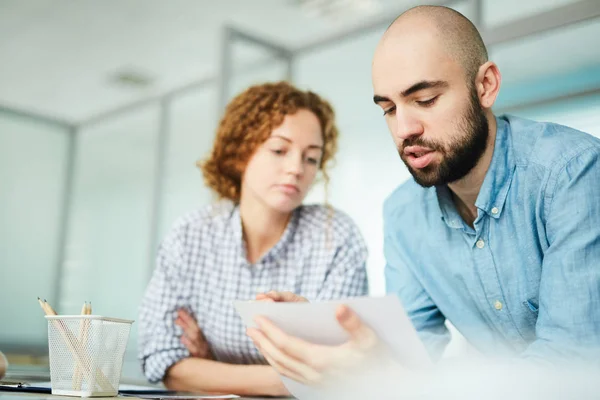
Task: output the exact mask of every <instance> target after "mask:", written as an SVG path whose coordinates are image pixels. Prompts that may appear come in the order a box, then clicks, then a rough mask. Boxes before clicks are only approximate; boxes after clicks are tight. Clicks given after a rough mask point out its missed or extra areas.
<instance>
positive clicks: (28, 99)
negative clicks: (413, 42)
mask: <svg viewBox="0 0 600 400" xmlns="http://www.w3.org/2000/svg"><path fill="white" fill-rule="evenodd" d="M383 3H385V2H383ZM394 3H395V8H396V9H398V8H399V7H400V6H402V4H403V3H405V4H408V3H410V1H407V0H403V1H395V2H394ZM364 17H365V14H364V12H362V13H361V14H360V15H352V14H351V13H345V14H343V15H342V16H341V17H340V18H337V19H335V20H330V19H320V18H318V17H311V16H309V15H306V14H305V13H303V12H302V10H301V9H300V8H299V7H298V6H296V5H295V4H294V2H293V1H290V0H287V1H286V0H252V1H248V0H218V1H216V0H169V1H166V0H165V1H161V0H0V60H2V61H1V62H0V104H2V105H5V106H12V107H17V108H20V109H24V110H30V111H34V112H37V113H41V114H44V115H50V116H54V117H58V118H63V119H67V120H73V121H79V120H82V119H86V118H89V117H90V116H93V115H96V114H98V113H101V112H104V111H106V110H110V109H114V108H116V107H119V106H121V105H125V104H129V103H131V102H132V101H135V100H136V99H141V98H145V97H149V96H151V95H156V94H160V93H164V92H165V91H168V90H171V89H174V88H177V87H181V86H183V85H186V84H188V83H190V82H193V81H198V80H202V79H204V78H206V77H211V76H214V75H215V74H216V73H217V72H218V70H217V67H218V62H219V44H220V33H221V27H222V26H223V24H224V23H227V22H228V23H231V24H234V25H235V26H236V27H240V28H242V29H244V30H246V31H249V32H252V33H253V34H254V35H258V36H260V37H264V38H265V39H267V40H271V41H274V42H276V43H281V44H284V45H287V46H294V47H295V46H297V45H300V44H302V43H305V42H309V41H313V40H317V39H318V38H319V37H322V36H324V35H328V34H332V33H335V32H336V31H339V30H340V29H343V28H345V27H348V26H351V25H352V24H355V23H357V22H360V20H362V19H363V18H364ZM122 69H133V70H135V71H139V72H141V73H143V74H145V75H148V76H149V77H151V78H153V79H154V81H153V84H152V85H151V86H150V87H147V88H142V89H140V88H132V87H122V86H119V85H117V84H115V83H114V82H111V81H110V78H109V77H110V76H111V75H112V74H115V73H116V72H117V71H119V70H122Z"/></svg>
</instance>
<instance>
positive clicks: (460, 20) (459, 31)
mask: <svg viewBox="0 0 600 400" xmlns="http://www.w3.org/2000/svg"><path fill="white" fill-rule="evenodd" d="M407 31H410V32H411V33H412V34H414V35H419V34H426V35H432V36H433V38H434V40H435V41H437V42H438V44H439V47H438V48H439V49H443V50H444V51H445V52H447V54H448V56H449V57H450V58H452V59H454V60H455V61H456V62H458V63H459V64H460V65H461V66H462V68H463V69H464V71H465V75H466V76H467V78H469V79H473V78H474V77H475V75H476V74H477V70H478V69H479V67H480V66H481V65H482V64H484V63H485V62H486V61H487V60H488V54H487V49H486V48H485V44H484V43H483V39H482V38H481V35H480V34H479V31H478V30H477V28H476V27H475V25H473V23H472V22H471V21H469V19H468V18H466V17H465V16H464V15H462V14H461V13H459V12H458V11H455V10H453V9H451V8H448V7H443V6H417V7H414V8H411V9H409V10H407V11H405V12H404V13H402V14H401V15H400V16H399V17H398V18H396V20H395V21H394V22H392V24H391V25H390V26H389V27H388V29H387V31H386V33H385V34H384V36H383V38H382V44H383V42H385V41H387V40H394V39H397V38H398V36H399V35H404V34H405V33H406V32H407Z"/></svg>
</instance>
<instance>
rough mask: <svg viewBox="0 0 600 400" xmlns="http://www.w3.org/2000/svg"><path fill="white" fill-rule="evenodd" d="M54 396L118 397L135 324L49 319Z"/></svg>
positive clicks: (63, 317)
mask: <svg viewBox="0 0 600 400" xmlns="http://www.w3.org/2000/svg"><path fill="white" fill-rule="evenodd" d="M46 319H47V320H48V349H49V353H50V381H51V387H52V394H57V395H63V396H78V397H98V396H101V397H108V396H116V395H117V394H118V390H119V380H120V379H121V368H122V366H123V356H124V355H125V348H126V347H127V340H128V339H129V331H130V330H131V324H132V323H133V321H130V320H124V319H116V318H107V317H101V316H98V315H47V316H46Z"/></svg>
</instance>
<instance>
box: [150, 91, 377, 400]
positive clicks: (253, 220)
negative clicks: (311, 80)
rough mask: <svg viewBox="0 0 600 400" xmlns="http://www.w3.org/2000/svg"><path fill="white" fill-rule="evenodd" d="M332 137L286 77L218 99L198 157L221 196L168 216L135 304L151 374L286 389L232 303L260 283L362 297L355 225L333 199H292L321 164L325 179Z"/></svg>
mask: <svg viewBox="0 0 600 400" xmlns="http://www.w3.org/2000/svg"><path fill="white" fill-rule="evenodd" d="M337 137H338V131H337V128H336V126H335V123H334V113H333V110H332V108H331V106H330V105H329V104H328V103H327V102H326V101H324V100H323V99H321V98H320V97H319V96H317V95H316V94H314V93H312V92H305V91H300V90H298V89H296V88H295V87H293V86H291V85H290V84H288V83H284V82H280V83H276V84H263V85H258V86H253V87H250V88H249V89H247V90H246V91H244V92H243V93H241V94H240V95H238V96H237V97H236V98H234V99H233V100H232V101H231V103H230V104H229V105H228V106H227V108H226V110H225V115H224V117H223V118H222V120H221V122H220V124H219V127H218V130H217V135H216V139H215V142H214V146H213V149H212V152H211V154H210V157H209V158H208V160H206V161H205V162H203V163H200V164H199V166H200V167H201V169H202V172H203V174H204V178H205V181H206V184H207V185H208V186H209V187H210V188H212V189H213V190H214V191H215V192H216V194H217V195H218V196H219V197H220V199H221V201H219V202H218V203H216V204H214V205H211V206H209V207H206V208H203V209H200V210H197V211H194V212H192V213H190V214H188V215H186V216H184V217H183V218H182V219H180V220H179V221H178V222H177V223H176V224H175V226H174V227H173V228H172V230H171V232H170V233H169V234H168V235H167V236H166V238H165V239H164V240H163V242H162V243H161V246H160V249H159V252H158V257H157V266H156V270H155V271H154V274H153V276H152V279H151V281H150V284H149V286H148V288H147V291H146V294H145V296H144V299H143V302H142V307H141V314H140V328H139V329H140V358H141V362H142V367H143V370H144V373H145V375H146V377H147V378H148V379H149V380H150V381H152V382H158V381H161V380H162V381H163V382H164V383H165V385H166V386H167V387H169V388H171V389H175V390H182V391H204V392H221V393H223V392H224V393H235V394H240V395H272V396H280V395H287V390H286V389H285V387H284V386H283V384H282V383H281V380H280V379H279V376H278V374H277V373H276V372H275V371H274V370H273V368H272V367H270V366H269V365H267V363H266V361H265V360H264V358H263V357H262V356H261V355H260V353H259V352H258V350H257V349H256V348H255V346H254V345H253V343H252V341H251V340H250V339H249V338H248V337H247V336H246V334H245V327H244V326H243V324H242V321H241V319H240V318H239V317H238V316H237V314H236V312H235V309H234V308H233V304H232V303H233V302H234V301H236V300H251V299H254V298H255V296H256V294H257V293H259V292H266V291H269V290H277V291H283V290H287V291H292V292H294V293H298V294H300V295H302V296H304V297H306V298H308V299H310V300H328V299H336V298H344V297H353V296H360V295H364V294H366V293H367V278H366V272H365V260H366V257H367V251H366V246H365V244H364V241H363V239H362V237H361V235H360V233H359V231H358V229H357V227H356V226H355V224H354V223H353V222H352V220H351V219H350V218H349V217H348V216H346V215H345V214H343V213H341V212H339V211H336V210H334V209H333V208H331V207H328V206H321V205H310V206H305V205H302V201H303V199H304V197H305V196H306V194H307V192H308V190H309V189H310V187H311V185H312V184H313V182H314V181H315V177H316V175H317V173H318V172H319V171H321V172H322V174H323V176H324V178H325V179H326V183H327V173H326V166H327V165H328V163H329V162H330V161H331V159H332V157H333V155H334V153H335V151H336V147H337ZM182 328H183V329H182Z"/></svg>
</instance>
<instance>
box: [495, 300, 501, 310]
mask: <svg viewBox="0 0 600 400" xmlns="http://www.w3.org/2000/svg"><path fill="white" fill-rule="evenodd" d="M494 308H495V309H496V310H498V311H500V310H502V303H501V302H500V301H498V300H496V302H495V303H494Z"/></svg>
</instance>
